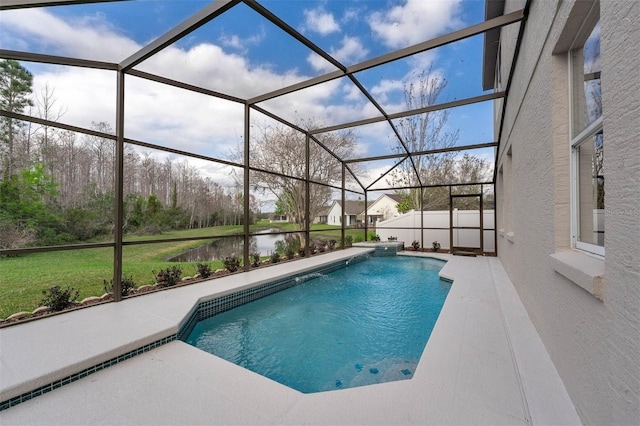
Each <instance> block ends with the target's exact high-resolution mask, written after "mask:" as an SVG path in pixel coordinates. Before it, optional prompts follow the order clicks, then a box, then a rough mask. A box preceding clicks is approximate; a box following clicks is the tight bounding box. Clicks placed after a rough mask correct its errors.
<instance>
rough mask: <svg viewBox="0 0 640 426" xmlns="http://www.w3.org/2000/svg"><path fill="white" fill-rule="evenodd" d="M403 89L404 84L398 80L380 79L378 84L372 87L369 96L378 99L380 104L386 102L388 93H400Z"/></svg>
mask: <svg viewBox="0 0 640 426" xmlns="http://www.w3.org/2000/svg"><path fill="white" fill-rule="evenodd" d="M403 89H404V84H403V83H402V81H400V80H387V79H382V80H380V82H379V83H378V84H376V85H375V86H373V88H372V89H371V94H372V95H374V96H376V97H378V100H379V101H380V102H386V101H387V99H388V97H389V93H391V92H397V91H402V90H403Z"/></svg>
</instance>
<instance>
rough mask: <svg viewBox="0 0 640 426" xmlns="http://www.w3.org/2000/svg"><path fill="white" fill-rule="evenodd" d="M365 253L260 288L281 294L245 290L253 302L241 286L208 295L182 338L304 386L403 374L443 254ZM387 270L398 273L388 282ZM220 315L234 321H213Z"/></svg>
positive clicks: (440, 298)
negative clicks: (368, 257) (371, 256)
mask: <svg viewBox="0 0 640 426" xmlns="http://www.w3.org/2000/svg"><path fill="white" fill-rule="evenodd" d="M362 260H363V259H362V257H356V258H350V259H348V260H346V261H340V262H337V264H334V265H332V266H331V267H330V268H329V269H332V270H331V271H328V270H327V269H326V268H323V269H324V270H325V271H328V272H329V273H328V275H323V274H322V273H320V272H318V271H315V272H313V271H312V272H309V271H307V272H305V273H304V274H302V275H299V276H293V277H290V279H289V282H282V283H279V284H277V285H278V286H279V288H278V289H275V288H271V289H262V290H260V289H258V290H257V291H258V292H267V294H273V293H276V292H277V293H278V294H273V295H271V296H270V297H269V298H265V299H260V300H256V299H258V298H257V297H251V296H249V297H245V299H246V302H248V301H251V300H256V301H255V302H253V303H251V305H245V304H244V303H242V302H240V301H239V300H240V299H242V298H243V297H242V296H243V295H236V296H234V295H227V296H225V297H224V298H222V300H217V301H213V303H211V302H209V303H210V304H214V305H217V307H216V308H213V309H211V308H210V307H208V305H204V306H201V308H200V309H199V310H198V311H199V313H194V317H193V318H192V321H189V323H188V324H186V326H185V328H184V330H183V331H181V332H180V333H179V338H180V339H181V340H184V341H186V342H187V343H190V344H192V345H194V346H196V347H199V348H201V349H203V350H205V351H207V352H210V353H213V354H214V355H216V356H219V357H221V358H224V359H227V360H228V361H231V362H234V363H236V364H238V365H240V366H243V367H245V368H248V369H249V370H251V371H254V372H257V373H259V374H262V375H264V376H266V377H269V378H271V379H273V380H275V381H278V382H280V383H282V384H285V385H287V386H289V387H292V388H294V389H297V390H299V391H301V392H304V393H313V392H319V391H327V390H335V389H343V388H349V387H356V386H363V385H369V384H375V383H383V382H388V381H395V380H406V379H410V378H411V377H412V376H413V373H414V371H415V368H416V366H417V364H418V361H419V359H420V357H421V355H422V352H423V350H424V348H425V346H426V343H427V341H428V338H429V336H430V334H431V331H432V329H433V326H434V325H435V322H436V320H437V318H438V315H439V312H440V310H441V308H442V305H443V304H444V300H445V298H446V295H447V294H448V292H449V289H450V286H451V283H450V282H448V281H444V280H440V278H439V276H438V271H439V270H440V269H441V268H442V266H443V265H444V263H446V262H444V261H441V260H436V259H432V258H413V259H411V258H409V257H405V256H400V257H396V256H393V257H384V258H377V259H376V260H375V261H369V262H367V261H365V262H362ZM345 265H350V266H345ZM402 268H405V269H404V270H403V269H402ZM411 273H413V274H414V275H413V276H411V275H410V274H411ZM428 274H431V278H429V279H428V280H427V279H426V278H425V277H426V276H427V275H428ZM394 277H395V278H398V282H397V283H394V284H392V285H390V284H391V283H390V281H389V280H390V279H392V278H394ZM349 279H351V280H352V282H351V283H350V284H349V283H347V280H349ZM292 287H294V288H292ZM281 289H288V290H287V291H282V292H280V290H281ZM245 296H246V295H245ZM312 297H313V298H312ZM292 302H293V303H292ZM344 302H347V303H344ZM239 305H244V306H242V307H237V308H235V309H233V311H231V312H226V311H227V310H229V309H232V308H234V307H236V306H239ZM362 309H364V311H365V312H366V313H367V315H364V314H363V313H362V312H361V311H360V310H362ZM203 312H205V313H204V314H203ZM223 312H226V313H223ZM247 312H250V313H249V314H247ZM218 314H219V315H218ZM216 315H218V316H216ZM251 315H257V316H253V317H252V316H251ZM196 318H199V319H200V321H199V322H198V321H197V320H196ZM207 318H208V319H207ZM251 318H253V319H251ZM225 319H232V321H231V322H230V323H227V324H224V325H221V324H219V323H220V321H222V320H225ZM196 322H197V323H198V325H197V326H196ZM207 323H209V324H207ZM216 324H217V325H216ZM211 325H213V327H221V328H220V330H221V331H220V330H219V331H220V333H229V332H232V333H240V334H238V335H236V336H235V337H231V339H230V340H228V341H221V340H220V334H217V335H216V334H215V333H213V334H212V332H211V331H206V329H207V327H208V326H211ZM194 327H195V329H194ZM191 330H193V332H191ZM365 330H366V331H365ZM240 340H242V342H243V343H242V344H238V341H240ZM207 342H208V343H207ZM274 342H275V343H274ZM287 345H288V346H287ZM315 355H318V357H317V359H315V360H314V359H313V357H314V356H315Z"/></svg>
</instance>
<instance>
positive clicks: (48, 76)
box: [0, 0, 526, 318]
mask: <svg viewBox="0 0 640 426" xmlns="http://www.w3.org/2000/svg"><path fill="white" fill-rule="evenodd" d="M523 5H524V2H523ZM525 19H526V8H524V9H522V10H504V2H501V1H489V0H487V2H486V3H485V2H481V1H475V0H474V1H453V0H452V1H447V2H443V1H426V0H419V1H413V0H407V1H368V2H357V1H354V2H349V1H340V2H332V1H329V2H317V3H316V2H311V1H293V0H291V1H289V0H277V1H268V0H264V1H252V0H243V1H241V0H218V1H214V2H208V1H197V0H193V1H162V0H158V1H156V0H150V1H113V2H109V1H63V0H61V1H29V0H28V1H18V0H3V2H2V5H1V6H0V43H1V46H0V47H1V50H0V60H1V64H2V70H1V72H2V80H1V84H2V87H1V94H0V98H1V99H0V102H1V107H2V110H1V116H2V145H1V147H0V155H1V161H0V169H1V173H0V176H1V179H2V182H1V184H0V197H1V201H2V202H1V207H0V232H1V234H2V235H1V237H0V264H2V265H3V266H2V270H3V271H5V272H3V284H2V287H3V288H2V292H3V294H11V297H10V298H11V299H17V298H19V294H22V295H24V294H28V293H29V292H30V291H31V292H32V293H31V295H30V296H28V297H26V298H23V299H21V300H24V302H22V303H23V304H24V306H22V305H20V306H17V305H16V306H13V307H11V308H8V307H6V306H4V307H3V312H2V313H1V314H0V317H2V318H5V317H6V316H7V315H6V314H11V313H12V312H9V311H7V309H13V308H19V310H30V309H33V308H34V307H35V306H33V303H37V300H38V299H39V297H40V296H41V294H40V293H41V290H42V289H46V288H48V287H50V286H52V285H59V286H61V287H65V286H66V285H68V284H69V283H72V284H74V283H80V282H82V283H83V284H82V285H85V284H86V285H85V286H86V288H85V287H82V288H80V290H81V296H83V297H86V296H100V295H101V294H103V293H104V292H105V290H106V289H107V286H108V285H109V284H110V285H111V286H112V287H111V289H112V290H113V294H114V299H115V300H116V301H117V300H120V299H121V298H122V297H124V296H126V292H124V291H122V290H123V288H122V286H123V281H124V282H126V280H127V279H132V280H134V281H135V285H137V286H141V285H145V284H152V283H153V282H154V278H156V276H157V273H158V271H161V270H162V269H164V268H167V270H168V269H169V268H170V267H173V266H175V265H178V266H179V268H180V269H181V270H182V274H183V275H189V276H192V275H195V274H196V272H198V270H197V269H196V267H197V262H206V261H210V260H211V259H215V260H218V261H222V260H225V259H227V260H228V259H233V258H237V259H238V260H239V263H240V269H241V270H242V269H243V270H245V271H247V270H250V269H252V268H256V267H263V266H264V265H265V263H267V262H265V261H269V260H272V258H273V256H274V253H278V252H280V254H281V255H282V257H285V256H286V257H288V258H290V259H293V258H296V259H298V258H302V257H305V256H311V255H314V254H317V255H321V252H323V251H327V250H337V249H341V248H346V247H349V245H350V244H352V243H355V242H360V241H368V240H372V239H374V240H377V239H381V240H383V241H386V240H388V239H391V240H393V239H398V240H399V241H404V243H405V247H410V246H411V244H412V243H414V241H415V242H416V243H414V244H417V245H418V246H419V247H420V248H421V249H425V250H431V248H432V246H433V245H435V243H438V244H439V246H440V250H441V251H446V252H453V253H454V254H455V253H456V252H464V253H467V254H468V253H473V254H477V255H495V252H496V242H495V238H496V236H495V235H496V219H495V218H496V214H495V213H496V209H497V208H500V205H501V203H500V200H496V199H495V195H494V184H495V182H496V179H498V178H499V177H498V176H499V172H498V171H497V170H495V167H494V164H495V159H496V153H497V150H498V146H499V143H500V135H501V132H502V111H503V108H504V106H505V103H506V102H507V99H508V97H507V96H508V93H509V87H510V76H511V73H512V70H513V67H514V66H515V59H514V58H511V57H504V56H503V55H502V54H501V48H500V45H499V44H498V41H499V35H500V32H501V31H502V33H503V34H505V32H507V33H508V34H512V35H513V37H511V38H510V39H511V40H513V44H514V45H516V46H517V45H518V43H519V34H520V33H521V31H522V27H523V26H524V22H525ZM504 39H509V38H506V37H505V38H504ZM505 50H507V51H511V49H505ZM515 50H516V52H517V51H518V49H517V48H516V49H515ZM516 57H517V53H516ZM507 193H508V191H507ZM265 241H267V243H264V242H265ZM207 244H209V245H210V244H214V245H215V246H216V247H215V250H217V251H215V254H214V255H212V256H213V257H209V258H208V259H203V260H187V261H184V260H174V259H176V258H175V257H174V256H176V255H179V254H181V253H184V252H187V251H188V250H191V249H194V248H198V247H200V246H204V245H207ZM264 244H267V247H266V248H264V247H261V246H262V245H264ZM269 244H271V246H268V245H269ZM218 266H219V267H222V266H220V265H218ZM214 269H215V268H214ZM6 271H11V272H10V273H8V272H6ZM73 286H74V287H75V288H78V287H79V284H75V285H73ZM34 289H35V290H34ZM7 299H8V298H5V300H7ZM3 303H5V302H3ZM6 303H9V302H8V301H7V302H6ZM14 311H15V309H14Z"/></svg>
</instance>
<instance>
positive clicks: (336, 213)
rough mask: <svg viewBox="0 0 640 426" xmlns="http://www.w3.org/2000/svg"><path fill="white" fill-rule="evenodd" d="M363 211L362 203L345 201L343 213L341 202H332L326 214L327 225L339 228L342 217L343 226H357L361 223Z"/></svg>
mask: <svg viewBox="0 0 640 426" xmlns="http://www.w3.org/2000/svg"><path fill="white" fill-rule="evenodd" d="M364 210H365V208H364V201H358V200H346V201H345V209H344V212H343V210H342V202H341V201H334V202H333V204H331V207H330V208H329V212H328V213H327V224H328V225H335V226H341V225H342V222H343V216H344V225H345V226H357V225H358V224H362V223H363V221H362V219H363V218H364V213H363V212H364ZM359 217H360V219H359Z"/></svg>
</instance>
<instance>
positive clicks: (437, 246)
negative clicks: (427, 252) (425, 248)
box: [431, 241, 440, 251]
mask: <svg viewBox="0 0 640 426" xmlns="http://www.w3.org/2000/svg"><path fill="white" fill-rule="evenodd" d="M438 250H440V243H439V242H437V241H434V242H433V243H431V251H438Z"/></svg>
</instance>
